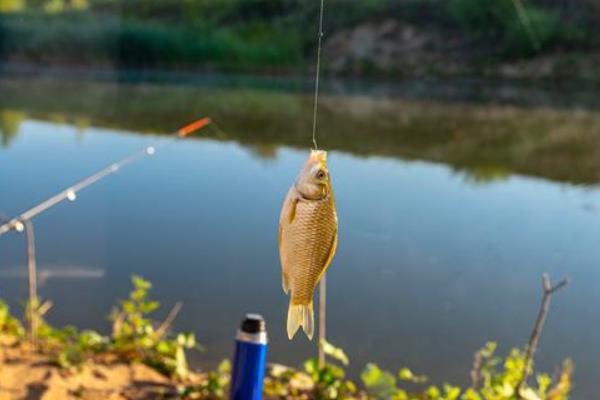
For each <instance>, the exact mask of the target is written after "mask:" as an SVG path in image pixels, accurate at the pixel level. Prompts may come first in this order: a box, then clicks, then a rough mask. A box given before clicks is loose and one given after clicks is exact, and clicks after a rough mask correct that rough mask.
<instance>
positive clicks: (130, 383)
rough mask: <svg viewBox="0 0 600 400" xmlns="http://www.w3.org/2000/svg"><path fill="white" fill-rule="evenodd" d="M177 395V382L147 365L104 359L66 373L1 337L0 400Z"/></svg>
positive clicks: (35, 354) (117, 399)
mask: <svg viewBox="0 0 600 400" xmlns="http://www.w3.org/2000/svg"><path fill="white" fill-rule="evenodd" d="M175 392H176V386H175V384H174V383H173V382H171V381H169V380H168V379H167V378H165V377H164V376H162V375H160V374H159V373H158V372H156V371H154V370H152V369H150V368H149V367H147V366H145V365H143V364H126V363H123V362H119V361H117V360H110V359H104V360H96V361H93V362H87V363H86V364H85V365H84V366H82V367H81V368H78V369H77V370H74V371H64V370H60V369H58V368H56V367H55V366H53V365H51V364H50V363H49V362H48V360H47V358H45V357H44V356H43V355H40V354H38V353H35V352H33V351H32V350H30V349H28V348H27V347H25V346H23V345H19V344H17V343H16V342H15V341H14V340H12V339H7V338H1V337H0V400H9V399H10V400H16V399H27V400H33V399H42V400H55V399H90V400H91V399H108V400H121V399H164V398H165V397H170V396H169V394H174V393H175Z"/></svg>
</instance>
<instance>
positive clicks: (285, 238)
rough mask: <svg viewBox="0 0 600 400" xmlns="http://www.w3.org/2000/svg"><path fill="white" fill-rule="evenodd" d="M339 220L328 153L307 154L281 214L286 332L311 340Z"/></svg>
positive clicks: (317, 151) (319, 151) (280, 235)
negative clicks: (318, 289) (315, 309)
mask: <svg viewBox="0 0 600 400" xmlns="http://www.w3.org/2000/svg"><path fill="white" fill-rule="evenodd" d="M337 243H338V218H337V211H336V206H335V198H334V195H333V188H332V184H331V177H330V174H329V170H328V168H327V152H326V151H324V150H311V152H310V156H309V158H308V161H306V164H305V165H304V167H303V168H302V169H301V171H300V174H299V175H298V177H297V178H296V180H295V182H294V184H293V185H292V187H291V188H290V189H289V191H288V193H287V196H286V197H285V200H284V202H283V207H282V208H281V213H280V216H279V256H280V259H281V276H282V279H281V281H282V287H283V291H284V293H285V294H289V296H290V303H289V308H288V315H287V334H288V338H289V339H290V340H291V339H292V338H293V337H294V335H295V334H296V332H297V331H298V329H299V328H300V327H302V329H303V330H304V333H305V334H306V336H307V337H308V338H309V340H312V337H313V334H314V325H315V323H314V312H313V295H314V291H315V288H316V286H317V284H318V283H319V281H320V280H321V277H322V276H323V274H324V273H325V271H327V268H328V267H329V265H330V264H331V261H332V260H333V257H334V255H335V252H336V249H337Z"/></svg>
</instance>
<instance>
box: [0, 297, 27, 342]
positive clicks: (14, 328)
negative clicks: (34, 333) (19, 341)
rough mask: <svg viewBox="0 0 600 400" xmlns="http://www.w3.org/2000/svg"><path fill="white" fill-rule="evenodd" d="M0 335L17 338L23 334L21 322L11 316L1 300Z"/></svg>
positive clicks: (8, 308) (6, 305)
mask: <svg viewBox="0 0 600 400" xmlns="http://www.w3.org/2000/svg"><path fill="white" fill-rule="evenodd" d="M0 333H2V334H6V335H11V336H16V337H18V338H21V337H23V335H24V334H25V330H24V329H23V325H21V322H19V320H18V319H17V318H15V317H14V316H12V315H11V313H10V307H9V306H8V304H6V303H5V302H4V301H2V300H0Z"/></svg>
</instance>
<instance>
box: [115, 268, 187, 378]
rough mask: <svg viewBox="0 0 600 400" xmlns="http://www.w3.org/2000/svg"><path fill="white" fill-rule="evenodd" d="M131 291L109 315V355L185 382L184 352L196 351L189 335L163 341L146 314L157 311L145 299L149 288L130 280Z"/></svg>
mask: <svg viewBox="0 0 600 400" xmlns="http://www.w3.org/2000/svg"><path fill="white" fill-rule="evenodd" d="M132 283H133V290H132V291H131V293H130V294H129V298H128V299H127V300H124V301H122V302H121V304H120V307H119V308H118V309H117V310H115V311H114V312H113V314H112V319H113V334H112V338H111V341H110V344H109V348H110V350H111V351H112V352H114V353H116V354H118V355H119V356H121V357H123V358H125V359H127V360H130V361H141V362H144V363H146V364H148V365H149V366H151V367H153V368H155V369H156V370H158V371H160V372H161V373H163V374H165V375H169V376H173V377H177V378H185V377H186V376H187V374H188V372H189V371H188V364H187V359H186V355H185V349H192V348H197V347H198V346H197V345H196V339H195V336H194V334H192V333H179V334H178V335H177V336H176V337H175V338H169V337H167V335H166V333H165V332H164V331H161V329H155V328H154V325H153V323H152V320H151V319H150V318H149V317H148V314H150V313H152V312H153V311H155V310H156V309H158V307H159V303H158V302H157V301H153V300H150V299H149V298H148V291H149V290H150V289H151V288H152V284H151V283H150V282H148V281H146V280H144V279H142V278H140V277H139V276H133V277H132Z"/></svg>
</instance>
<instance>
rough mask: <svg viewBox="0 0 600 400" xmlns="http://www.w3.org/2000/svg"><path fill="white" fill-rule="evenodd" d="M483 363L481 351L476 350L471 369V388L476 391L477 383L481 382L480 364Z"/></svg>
mask: <svg viewBox="0 0 600 400" xmlns="http://www.w3.org/2000/svg"><path fill="white" fill-rule="evenodd" d="M482 361H483V354H481V350H478V351H477V352H476V353H475V356H474V357H473V367H472V368H471V373H470V375H471V387H472V388H473V390H477V388H478V387H479V382H480V381H481V362H482Z"/></svg>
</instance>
